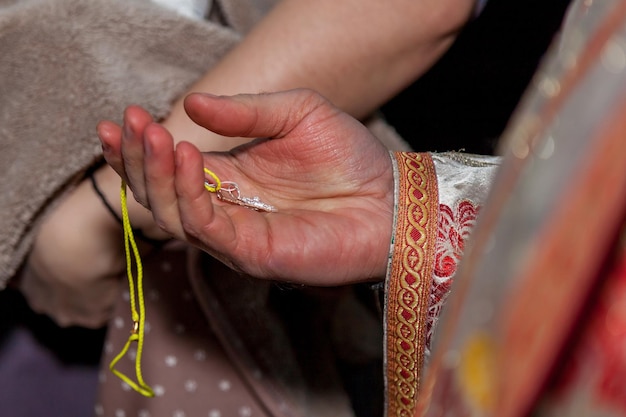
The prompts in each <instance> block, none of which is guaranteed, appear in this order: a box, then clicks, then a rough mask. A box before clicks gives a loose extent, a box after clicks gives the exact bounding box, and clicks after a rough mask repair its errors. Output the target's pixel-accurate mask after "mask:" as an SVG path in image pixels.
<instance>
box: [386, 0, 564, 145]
mask: <svg viewBox="0 0 626 417" xmlns="http://www.w3.org/2000/svg"><path fill="white" fill-rule="evenodd" d="M569 2H570V1H569V0H550V1H545V0H525V1H510V0H490V1H489V2H488V3H487V6H486V7H485V9H484V10H483V13H482V14H481V15H480V16H479V17H478V18H477V19H476V20H475V21H473V22H471V23H470V24H469V25H468V26H467V28H466V29H465V30H464V32H463V33H462V34H461V35H460V37H459V38H458V40H457V42H456V43H455V44H454V45H453V47H452V48H451V49H450V50H449V51H448V53H447V54H446V55H445V56H444V57H443V59H441V60H440V61H439V62H438V63H437V64H436V65H435V66H434V67H433V68H432V69H431V70H430V71H429V72H428V73H427V74H425V76H423V77H422V78H420V80H418V81H417V82H416V83H414V84H413V85H412V86H410V87H409V88H407V89H406V90H405V91H404V92H403V93H402V94H400V95H399V96H398V97H396V98H395V99H394V100H392V101H391V102H389V103H388V104H387V105H386V106H384V108H383V113H384V115H385V117H386V118H387V120H388V121H389V122H390V123H391V124H392V125H393V126H394V127H395V128H396V129H397V130H398V132H399V133H400V134H401V135H402V136H403V137H404V138H405V139H406V140H408V141H409V142H410V143H411V144H412V145H413V147H414V149H415V150H419V151H448V150H459V149H462V148H463V149H465V150H466V151H467V152H472V153H492V152H493V150H494V146H495V145H496V143H497V140H498V138H499V136H500V134H501V133H502V131H503V129H504V127H505V126H506V124H507V121H508V120H509V117H510V116H511V113H512V111H513V110H514V109H515V106H516V105H517V103H518V101H519V99H520V96H521V94H522V93H523V92H524V90H525V89H526V86H527V85H528V83H529V82H530V79H531V77H532V75H533V73H534V71H535V69H536V68H537V65H538V63H539V62H540V60H541V58H542V57H543V55H544V53H545V51H546V48H547V46H548V45H549V43H550V42H551V40H552V39H553V37H554V36H555V34H556V33H557V31H558V28H559V27H560V24H561V21H562V18H563V14H564V12H565V10H566V7H567V5H568V4H569Z"/></svg>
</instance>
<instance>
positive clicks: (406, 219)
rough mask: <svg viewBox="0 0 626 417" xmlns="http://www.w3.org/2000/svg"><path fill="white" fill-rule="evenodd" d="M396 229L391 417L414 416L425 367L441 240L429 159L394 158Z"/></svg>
mask: <svg viewBox="0 0 626 417" xmlns="http://www.w3.org/2000/svg"><path fill="white" fill-rule="evenodd" d="M394 156H395V158H396V160H397V165H398V187H399V188H398V196H397V198H398V200H397V206H398V207H397V224H396V230H395V235H394V251H393V256H392V259H391V273H390V276H389V277H388V280H387V284H386V287H387V288H386V340H385V342H386V360H387V366H386V380H387V414H386V415H387V417H396V416H397V417H404V416H406V417H409V416H412V415H413V411H414V409H415V400H416V396H417V391H418V388H419V385H420V373H421V370H422V366H423V363H424V348H425V342H426V313H427V309H428V299H429V294H430V286H431V278H432V273H433V268H434V258H435V257H434V255H435V242H436V236H437V209H438V194H437V177H436V174H435V167H434V164H433V161H432V159H431V157H430V155H429V154H426V153H395V154H394Z"/></svg>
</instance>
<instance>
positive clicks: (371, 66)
mask: <svg viewBox="0 0 626 417" xmlns="http://www.w3.org/2000/svg"><path fill="white" fill-rule="evenodd" d="M473 4H474V2H473V1H470V0H443V1H420V2H411V1H407V0H392V1H389V2H380V1H377V0H343V1H341V2H337V1H335V0H318V1H314V2H311V1H308V0H283V1H281V2H280V3H279V4H277V6H276V7H275V8H274V10H273V11H272V12H270V14H269V15H268V16H267V17H266V18H265V19H264V20H263V21H262V22H260V23H259V24H258V25H257V27H256V28H254V29H253V31H252V32H251V33H250V34H249V35H247V36H246V38H245V39H244V40H243V41H242V43H241V44H240V45H238V46H237V47H236V48H235V49H234V50H233V51H231V53H229V54H228V55H227V56H226V57H225V58H224V59H223V60H221V61H220V62H219V63H218V64H217V65H216V66H215V67H214V68H212V69H211V70H210V71H209V72H208V73H207V74H206V75H205V76H204V77H203V78H202V79H200V80H199V81H198V82H197V83H196V84H195V85H194V86H193V87H192V88H191V89H190V91H205V92H211V93H213V94H228V95H230V94H236V93H256V92H264V91H277V90H286V89H291V88H297V87H308V88H312V89H314V90H317V91H319V92H320V93H321V94H322V95H324V96H326V97H327V98H329V99H330V100H331V101H332V102H334V103H335V104H336V105H338V106H339V107H340V108H342V109H343V110H345V111H346V112H348V113H350V114H352V115H353V116H355V117H357V118H362V117H365V116H367V115H368V114H369V113H370V112H372V111H373V110H374V109H376V108H377V107H378V106H380V105H381V104H382V103H384V102H385V101H386V100H388V99H389V98H390V97H392V96H393V95H394V94H396V93H397V92H398V91H399V90H401V89H402V88H404V87H405V86H406V85H408V84H409V83H411V82H412V81H413V80H415V79H416V78H417V77H419V76H420V75H421V74H422V73H423V72H424V71H425V70H426V69H428V68H429V67H430V66H431V65H432V64H433V63H434V62H435V61H436V60H437V59H438V58H439V57H440V56H441V55H442V54H443V52H445V50H446V49H447V48H448V47H449V46H450V44H451V43H452V42H453V40H454V38H455V35H456V33H457V32H458V31H459V30H460V29H461V28H462V26H463V25H464V23H465V22H466V21H467V19H468V18H469V15H470V13H471V10H472V7H473ZM165 124H166V125H167V126H168V128H169V129H170V130H171V131H172V132H173V133H174V136H175V138H176V140H183V139H184V140H189V141H192V142H194V143H196V144H197V145H199V146H201V147H202V148H204V149H216V148H217V149H220V148H230V147H232V146H233V141H232V140H227V139H223V140H218V141H215V140H212V139H211V137H210V136H209V134H208V133H207V132H206V131H204V130H203V129H200V128H198V127H195V126H193V125H192V124H191V122H190V121H189V120H188V118H187V117H186V115H185V114H184V110H183V108H182V98H181V101H179V102H177V103H176V105H175V106H174V108H173V110H172V113H171V115H170V117H169V118H168V120H167V121H166V123H165Z"/></svg>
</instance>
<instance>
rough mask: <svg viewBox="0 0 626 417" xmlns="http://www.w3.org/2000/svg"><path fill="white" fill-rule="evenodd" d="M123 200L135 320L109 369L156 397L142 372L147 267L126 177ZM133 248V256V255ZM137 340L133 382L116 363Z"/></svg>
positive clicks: (216, 186)
mask: <svg viewBox="0 0 626 417" xmlns="http://www.w3.org/2000/svg"><path fill="white" fill-rule="evenodd" d="M204 172H205V173H206V174H207V175H208V176H210V177H211V178H212V179H213V180H214V181H215V182H214V183H209V182H208V181H206V182H205V183H204V186H205V188H206V189H207V190H208V191H210V192H212V193H216V192H217V191H219V189H220V188H221V187H222V182H221V181H220V179H219V178H218V176H217V175H215V173H214V172H212V171H210V170H208V169H206V168H205V169H204ZM120 200H121V205H122V226H123V228H124V252H125V253H126V274H127V275H128V288H129V292H130V311H131V315H132V319H133V329H132V331H131V333H130V336H129V337H128V340H127V341H126V344H125V345H124V347H123V348H122V350H121V351H120V353H118V354H117V356H116V357H115V358H113V360H112V361H111V364H110V365H109V369H110V370H111V372H113V374H115V375H116V376H117V377H119V378H120V379H121V380H122V381H124V382H126V383H127V384H128V385H129V386H130V387H131V388H132V389H134V390H135V391H137V392H138V393H140V394H142V395H144V396H146V397H154V391H153V390H152V388H150V386H148V384H146V383H145V381H144V380H143V375H142V372H141V355H142V353H143V344H144V335H145V322H146V307H145V303H144V297H143V266H142V264H141V255H140V254H139V249H138V248H137V243H136V242H135V236H134V234H133V228H132V226H131V224H130V218H129V216H128V203H127V194H126V183H125V182H124V181H123V180H122V187H121V190H120ZM131 251H132V256H131ZM133 257H134V258H135V264H136V266H137V280H136V281H137V282H136V284H137V291H136V292H135V280H134V279H133V268H132V261H133V259H132V258H133ZM133 342H137V354H136V356H135V375H136V377H137V382H135V381H133V380H132V379H131V378H130V377H128V376H127V375H125V374H123V373H122V372H120V371H118V370H117V369H116V368H115V365H117V363H118V362H119V361H120V360H121V359H122V358H123V357H124V356H125V355H126V353H128V349H129V348H130V345H131V344H132V343H133Z"/></svg>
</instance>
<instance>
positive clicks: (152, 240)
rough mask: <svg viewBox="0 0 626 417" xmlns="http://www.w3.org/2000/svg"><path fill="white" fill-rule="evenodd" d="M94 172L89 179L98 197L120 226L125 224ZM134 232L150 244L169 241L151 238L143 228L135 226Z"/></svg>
mask: <svg viewBox="0 0 626 417" xmlns="http://www.w3.org/2000/svg"><path fill="white" fill-rule="evenodd" d="M94 174H95V172H94V171H93V170H92V171H91V172H90V173H89V175H88V176H89V180H90V181H91V186H92V188H93V190H94V191H95V193H96V195H97V196H98V198H99V199H100V201H101V202H102V204H103V205H104V207H105V208H106V209H107V211H108V212H109V213H111V215H112V216H113V218H114V219H115V220H116V221H117V222H118V223H119V224H120V226H122V225H123V224H124V222H123V221H122V218H121V217H120V216H119V215H118V214H117V212H116V211H115V210H114V209H113V207H112V206H111V204H109V201H108V200H107V198H106V197H105V195H104V193H103V192H102V190H100V187H98V183H97V182H96V178H95V175H94ZM133 233H134V234H135V236H136V237H137V238H138V239H140V240H142V241H143V242H145V243H148V244H150V245H152V246H156V247H161V246H163V244H165V242H167V240H158V239H152V238H149V237H147V236H146V235H144V234H143V232H142V231H141V229H135V228H133Z"/></svg>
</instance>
